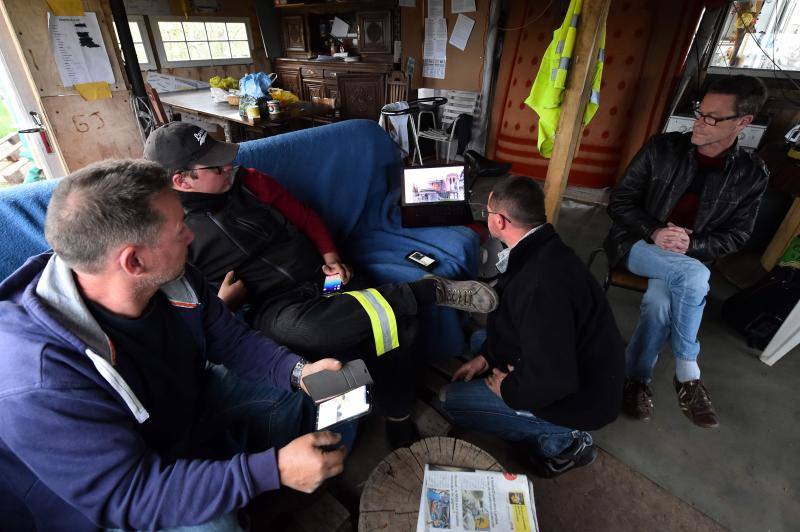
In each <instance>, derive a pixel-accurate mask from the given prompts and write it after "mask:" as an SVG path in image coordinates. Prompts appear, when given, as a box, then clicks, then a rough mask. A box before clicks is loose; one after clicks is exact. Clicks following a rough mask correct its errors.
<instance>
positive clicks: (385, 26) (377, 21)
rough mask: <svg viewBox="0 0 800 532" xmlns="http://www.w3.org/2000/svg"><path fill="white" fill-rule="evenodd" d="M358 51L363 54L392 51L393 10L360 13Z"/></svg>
mask: <svg viewBox="0 0 800 532" xmlns="http://www.w3.org/2000/svg"><path fill="white" fill-rule="evenodd" d="M358 51H359V52H361V53H362V54H363V55H369V54H391V53H392V13H391V11H363V12H359V13H358Z"/></svg>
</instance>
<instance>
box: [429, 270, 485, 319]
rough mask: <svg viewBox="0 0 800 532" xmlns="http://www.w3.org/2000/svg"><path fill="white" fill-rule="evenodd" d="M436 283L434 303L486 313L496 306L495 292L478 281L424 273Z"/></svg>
mask: <svg viewBox="0 0 800 532" xmlns="http://www.w3.org/2000/svg"><path fill="white" fill-rule="evenodd" d="M424 279H431V280H433V281H434V282H435V284H436V304H437V305H440V306H443V307H452V308H455V309H458V310H464V311H466V312H476V313H478V314H488V313H490V312H491V311H493V310H494V309H496V308H497V292H495V291H494V290H493V289H492V288H491V287H490V286H489V285H487V284H484V283H482V282H480V281H453V280H452V279H445V278H444V277H439V276H438V275H426V276H425V277H424Z"/></svg>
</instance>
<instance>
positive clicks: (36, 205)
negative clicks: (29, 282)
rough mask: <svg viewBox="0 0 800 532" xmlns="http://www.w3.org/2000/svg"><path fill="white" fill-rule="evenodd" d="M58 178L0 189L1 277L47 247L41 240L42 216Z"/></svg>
mask: <svg viewBox="0 0 800 532" xmlns="http://www.w3.org/2000/svg"><path fill="white" fill-rule="evenodd" d="M57 184H58V180H55V179H54V180H51V181H38V182H35V183H29V184H23V185H15V186H13V187H8V188H5V189H2V190H0V232H2V235H3V238H2V239H0V279H5V278H6V277H8V276H9V275H10V274H11V273H13V272H14V270H16V269H17V268H19V267H20V266H22V264H23V263H24V262H25V261H26V260H28V257H31V256H32V255H37V254H39V253H41V252H43V251H46V250H47V249H49V248H50V246H49V245H48V244H47V241H46V240H45V239H44V218H45V215H46V213H47V203H48V202H49V201H50V195H51V194H52V193H53V189H54V188H55V187H56V185H57Z"/></svg>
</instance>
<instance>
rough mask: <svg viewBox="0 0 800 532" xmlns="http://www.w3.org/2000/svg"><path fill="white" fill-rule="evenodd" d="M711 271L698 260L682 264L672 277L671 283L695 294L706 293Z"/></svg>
mask: <svg viewBox="0 0 800 532" xmlns="http://www.w3.org/2000/svg"><path fill="white" fill-rule="evenodd" d="M710 277H711V272H710V271H709V270H708V268H706V267H705V265H703V263H702V262H700V261H698V260H692V261H691V262H689V263H687V264H685V265H683V266H682V267H681V268H680V269H679V270H678V271H677V272H676V275H675V276H674V278H673V285H678V286H681V287H682V288H683V289H685V290H688V291H690V292H692V293H693V294H695V295H697V296H701V297H702V296H705V295H706V294H707V293H708V280H709V278H710Z"/></svg>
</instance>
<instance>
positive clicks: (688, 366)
mask: <svg viewBox="0 0 800 532" xmlns="http://www.w3.org/2000/svg"><path fill="white" fill-rule="evenodd" d="M675 377H676V378H677V379H678V382H687V381H693V380H697V379H699V378H700V366H698V365H697V361H696V360H684V359H682V358H676V359H675Z"/></svg>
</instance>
